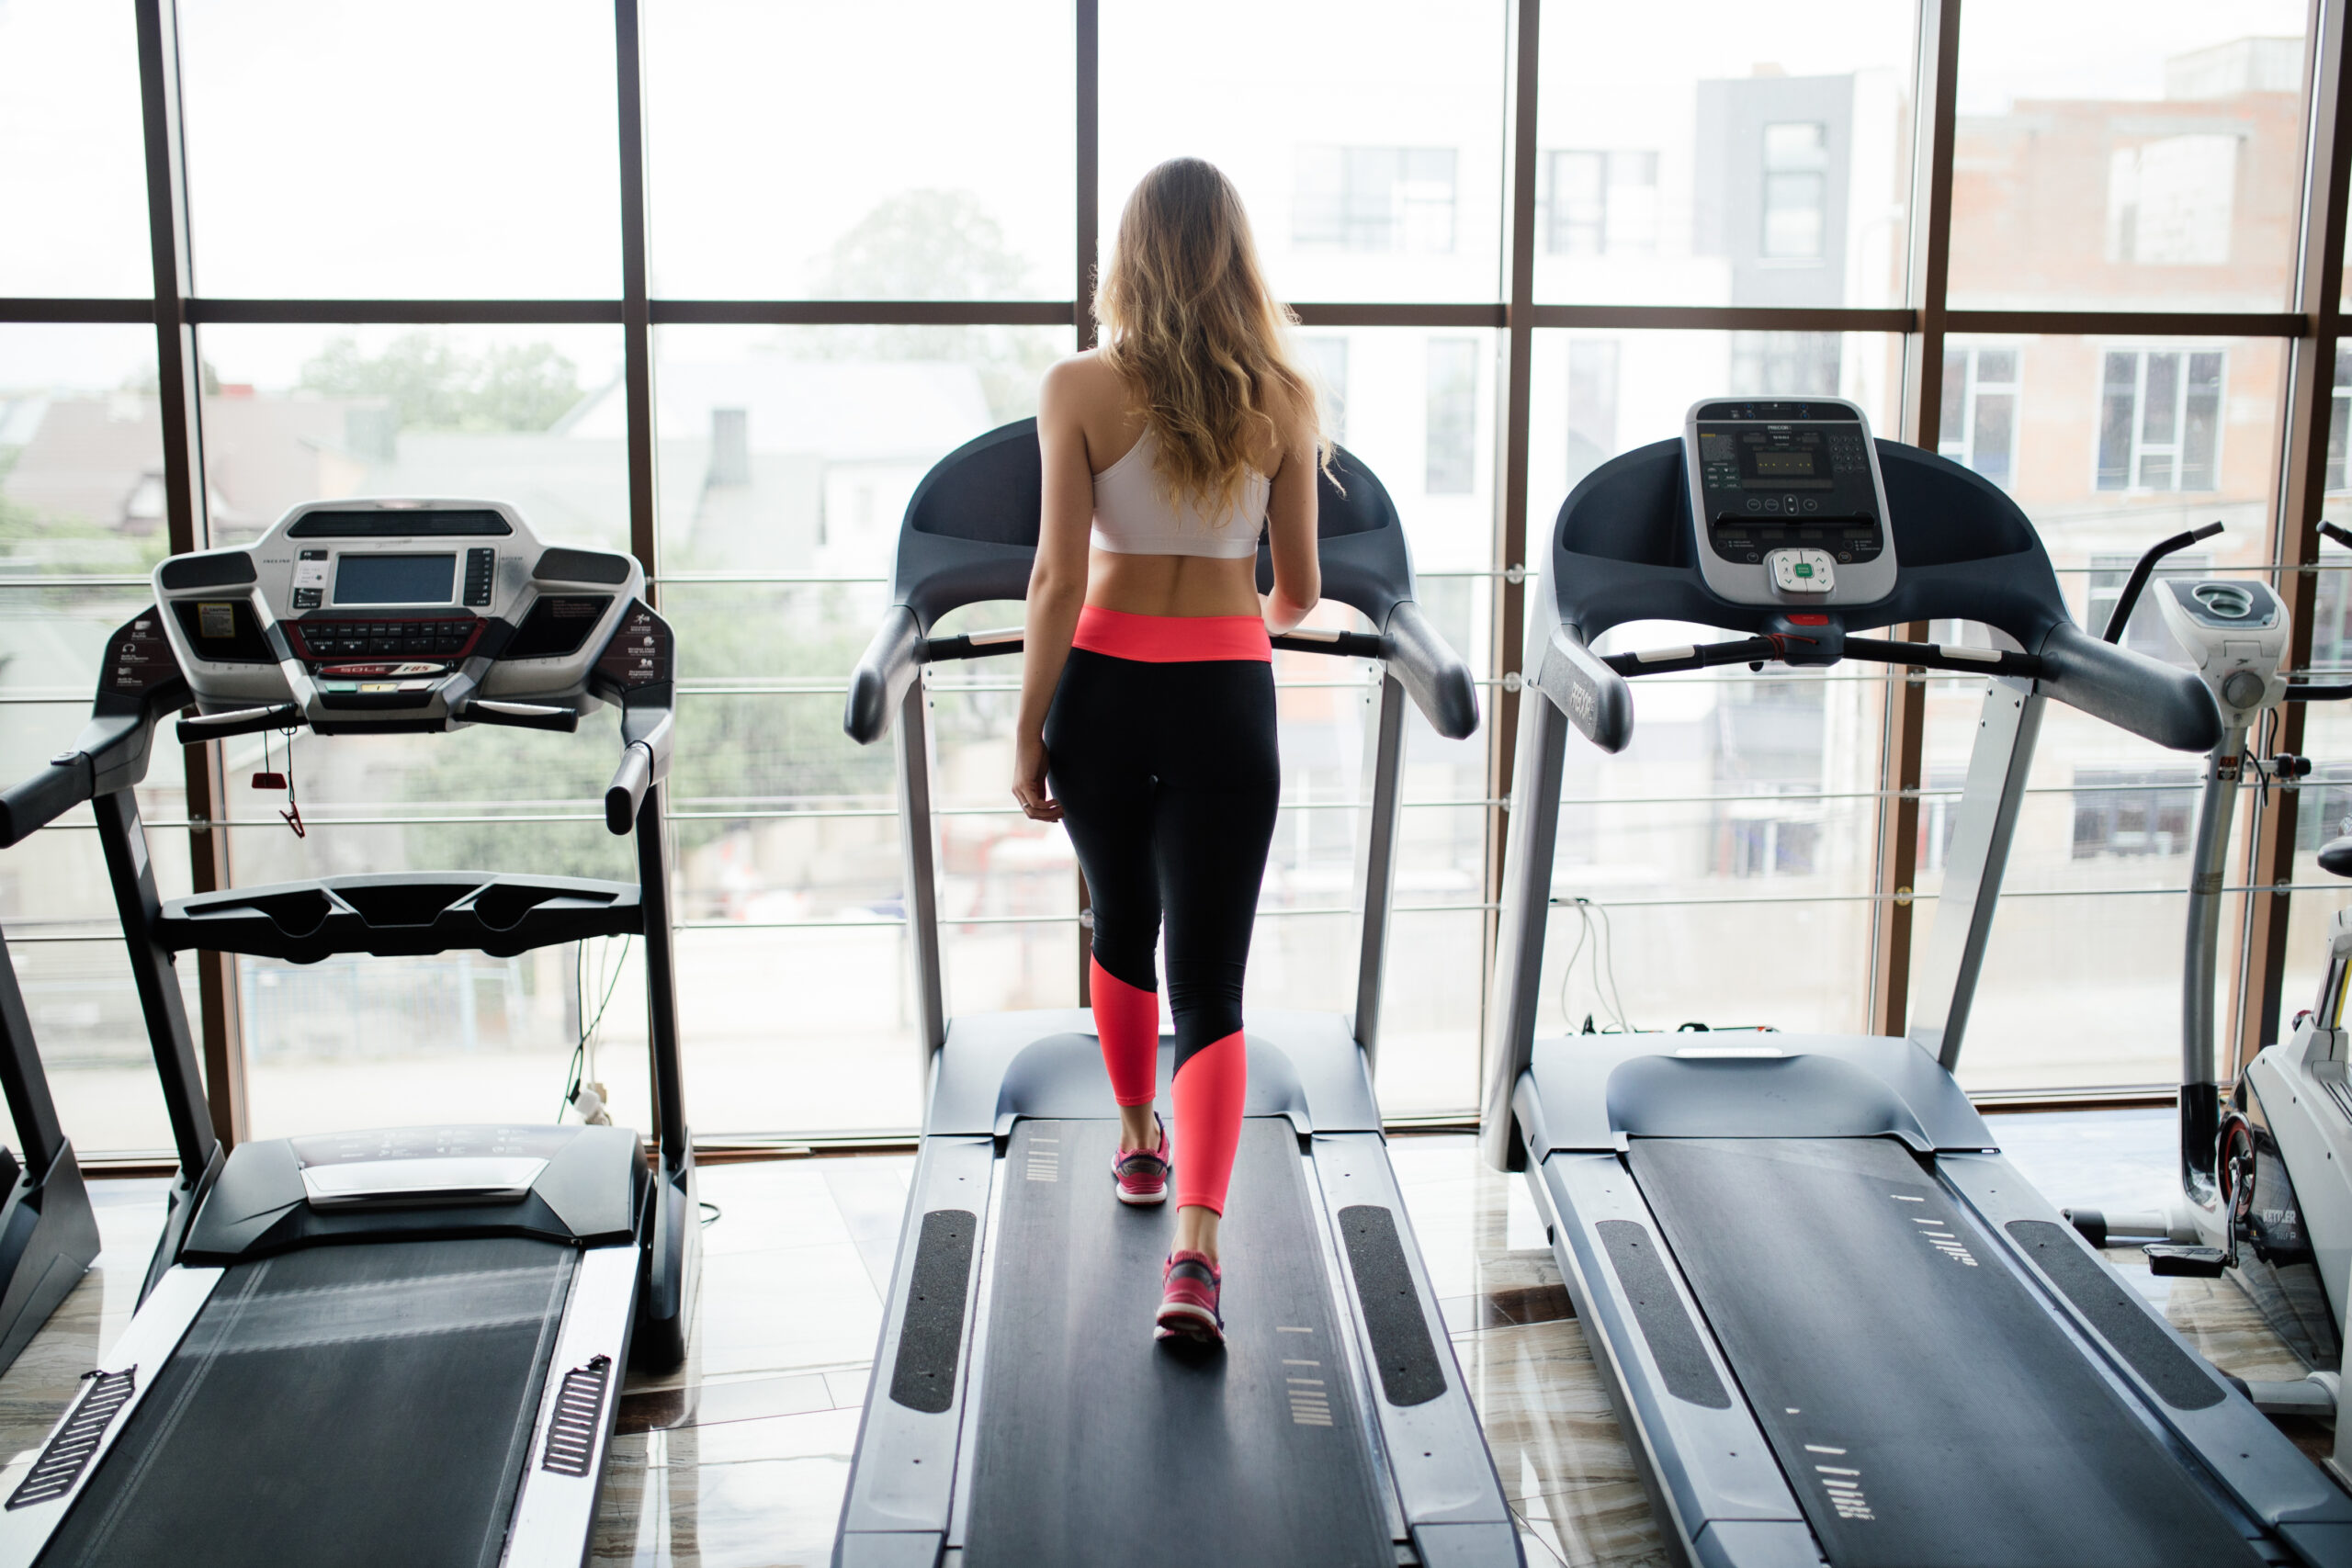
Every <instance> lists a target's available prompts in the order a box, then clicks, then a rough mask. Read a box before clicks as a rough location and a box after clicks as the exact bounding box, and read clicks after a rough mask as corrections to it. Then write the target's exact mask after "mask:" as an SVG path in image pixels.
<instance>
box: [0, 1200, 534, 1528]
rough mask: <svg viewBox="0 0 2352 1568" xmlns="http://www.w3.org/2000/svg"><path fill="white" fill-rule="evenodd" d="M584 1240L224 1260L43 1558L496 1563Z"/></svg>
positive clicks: (477, 1242)
mask: <svg viewBox="0 0 2352 1568" xmlns="http://www.w3.org/2000/svg"><path fill="white" fill-rule="evenodd" d="M573 1256H574V1255H573V1253H572V1250H571V1248H569V1247H560V1246H558V1245H556V1244H554V1243H552V1242H546V1241H537V1240H531V1239H527V1238H521V1237H513V1238H497V1239H474V1240H462V1241H440V1242H422V1243H419V1242H410V1243H404V1244H401V1245H396V1246H355V1247H317V1248H313V1249H311V1250H309V1251H304V1252H295V1253H288V1254H286V1255H284V1256H281V1257H277V1258H266V1259H263V1260H262V1261H260V1262H256V1263H248V1264H240V1265H238V1266H237V1267H236V1268H233V1269H230V1270H229V1273H228V1276H227V1278H225V1279H223V1280H221V1281H220V1286H219V1288H218V1289H216V1290H215V1291H214V1292H213V1295H212V1298H211V1300H210V1301H209V1302H208V1303H206V1304H205V1307H204V1310H203V1311H202V1312H201V1313H200V1314H198V1317H197V1321H196V1324H195V1326H194V1327H192V1328H191V1329H190V1330H189V1331H188V1335H187V1339H186V1340H184V1341H183V1342H182V1344H181V1347H180V1350H179V1353H178V1354H177V1355H175V1356H174V1357H173V1358H172V1359H170V1360H169V1361H167V1362H165V1363H164V1365H163V1366H162V1367H160V1368H158V1369H156V1370H155V1371H153V1372H152V1373H151V1372H149V1371H148V1370H147V1369H145V1368H141V1378H142V1379H143V1380H152V1386H151V1387H150V1388H149V1390H148V1392H147V1393H146V1395H145V1397H144V1398H143V1399H142V1400H141V1403H140V1404H139V1407H138V1408H137V1409H136V1410H134V1411H133V1412H132V1413H131V1415H130V1418H129V1420H128V1421H127V1422H126V1424H125V1426H124V1427H123V1431H122V1434H121V1436H120V1437H119V1438H118V1439H117V1440H116V1442H115V1445H114V1447H113V1448H112V1449H110V1450H107V1455H106V1457H105V1459H103V1460H102V1461H99V1464H98V1468H97V1472H96V1474H94V1475H93V1476H92V1477H91V1479H90V1483H89V1486H88V1488H87V1489H86V1490H85V1492H84V1493H83V1495H82V1496H81V1497H80V1498H79V1499H78V1500H77V1501H76V1502H75V1503H74V1507H73V1510H72V1512H70V1513H69V1514H68V1515H67V1516H66V1517H65V1520H64V1522H63V1524H62V1526H61V1527H60V1529H59V1530H58V1533H57V1534H56V1536H55V1537H53V1538H52V1539H51V1542H50V1545H49V1549H48V1550H47V1551H44V1552H43V1553H42V1554H41V1557H40V1562H41V1563H42V1564H43V1565H44V1568H49V1565H56V1564H67V1563H73V1564H82V1563H89V1564H100V1563H103V1564H107V1565H109V1568H132V1565H140V1568H143V1565H146V1564H151V1563H152V1564H157V1565H162V1564H170V1565H172V1568H216V1565H217V1568H232V1565H236V1568H247V1565H250V1564H254V1563H261V1562H280V1563H289V1564H290V1563H333V1564H335V1565H336V1568H378V1565H381V1568H490V1565H492V1564H494V1563H495V1562H497V1561H498V1556H499V1552H500V1551H501V1549H502V1547H503V1543H504V1538H505V1533H506V1526H507V1521H508V1517H509V1516H510V1514H511V1513H512V1511H513V1506H514V1499H515V1485H516V1483H517V1481H518V1479H519V1478H520V1476H521V1473H522V1466H523V1462H524V1461H525V1458H526V1449H527V1447H528V1444H529V1441H530V1435H531V1423H532V1419H533V1417H534V1416H536V1415H537V1408H538V1398H539V1390H540V1386H541V1383H542V1380H543V1378H544V1376H545V1371H546V1365H547V1359H548V1355H549V1354H550V1353H551V1351H552V1349H553V1347H554V1344H555V1331H556V1325H557V1323H558V1321H559V1320H560V1317H561V1314H562V1311H563V1305H564V1301H565V1298H566V1295H567V1292H569V1290H570V1287H571V1269H572V1259H573Z"/></svg>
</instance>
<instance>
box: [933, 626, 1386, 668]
mask: <svg viewBox="0 0 2352 1568" xmlns="http://www.w3.org/2000/svg"><path fill="white" fill-rule="evenodd" d="M1268 640H1270V641H1271V642H1272V644H1273V645H1274V646H1275V647H1276V648H1281V649H1289V650H1290V651H1291V652H1293V653H1329V654H1334V655H1337V656H1338V657H1340V658H1342V659H1385V658H1387V657H1388V645H1387V644H1386V643H1385V642H1384V641H1383V640H1381V638H1380V637H1378V636H1376V635H1375V634H1374V633H1372V632H1327V631H1289V632H1283V633H1280V634H1278V635H1277V636H1275V637H1272V638H1270V639H1268ZM1026 646H1027V640H1026V638H1024V637H1023V635H1022V628H1021V627H1019V626H1006V627H1004V628H1003V629H1002V630H1001V631H988V632H966V633H959V634H957V635H956V636H955V637H925V638H923V639H922V662H923V663H925V664H945V663H948V662H950V661H952V660H958V659H994V658H996V657H997V656H998V655H1000V654H1005V653H1019V652H1020V651H1021V650H1022V649H1023V648H1025V647H1026Z"/></svg>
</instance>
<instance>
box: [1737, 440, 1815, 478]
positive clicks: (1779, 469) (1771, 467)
mask: <svg viewBox="0 0 2352 1568" xmlns="http://www.w3.org/2000/svg"><path fill="white" fill-rule="evenodd" d="M1748 468H1749V469H1750V471H1752V472H1753V473H1754V474H1755V475H1756V477H1757V478H1758V479H1811V478H1813V454H1812V453H1811V452H1810V451H1796V452H1775V451H1771V450H1770V449H1768V448H1765V447H1758V446H1751V447H1749V448H1748Z"/></svg>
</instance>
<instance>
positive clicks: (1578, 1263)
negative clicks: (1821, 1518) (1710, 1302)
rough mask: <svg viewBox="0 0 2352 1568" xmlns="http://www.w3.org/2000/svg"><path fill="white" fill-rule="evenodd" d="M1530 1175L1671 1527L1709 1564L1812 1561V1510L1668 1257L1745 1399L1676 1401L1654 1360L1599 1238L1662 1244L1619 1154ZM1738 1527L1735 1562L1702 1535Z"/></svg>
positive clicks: (1690, 1308)
mask: <svg viewBox="0 0 2352 1568" xmlns="http://www.w3.org/2000/svg"><path fill="white" fill-rule="evenodd" d="M1527 1176H1528V1185H1529V1187H1530V1188H1531V1189H1532V1190H1533V1192H1534V1195H1535V1202H1536V1212H1537V1213H1539V1214H1541V1215H1542V1216H1543V1218H1544V1223H1545V1224H1546V1226H1547V1227H1548V1228H1549V1230H1550V1232H1551V1235H1552V1253H1553V1257H1554V1258H1555V1259H1556V1260H1557V1261H1558V1263H1559V1265H1560V1272H1561V1274H1562V1275H1563V1276H1564V1277H1565V1278H1566V1280H1567V1285H1568V1292H1569V1294H1570V1296H1571V1297H1572V1298H1573V1300H1574V1301H1575V1303H1576V1309H1577V1317H1578V1318H1579V1319H1581V1320H1582V1321H1583V1322H1584V1324H1585V1325H1586V1333H1585V1338H1586V1342H1587V1343H1588V1344H1589V1345H1590V1346H1591V1348H1592V1353H1593V1359H1594V1360H1595V1361H1596V1362H1598V1363H1599V1364H1600V1367H1601V1369H1602V1371H1604V1372H1605V1373H1606V1374H1607V1379H1606V1381H1607V1382H1608V1385H1609V1390H1610V1394H1611V1400H1612V1403H1614V1404H1616V1405H1617V1416H1618V1420H1619V1422H1620V1423H1621V1425H1622V1426H1623V1428H1624V1435H1625V1438H1626V1442H1627V1444H1628V1446H1629V1447H1631V1448H1632V1449H1633V1450H1634V1458H1635V1460H1636V1461H1637V1462H1638V1463H1639V1464H1640V1466H1641V1468H1642V1472H1643V1475H1644V1478H1645V1481H1646V1482H1647V1483H1648V1484H1649V1490H1650V1493H1651V1501H1652V1502H1653V1503H1654V1504H1655V1505H1656V1506H1657V1509H1658V1512H1659V1514H1660V1516H1661V1519H1662V1522H1665V1523H1668V1524H1669V1525H1670V1526H1671V1528H1672V1529H1673V1530H1674V1531H1675V1533H1676V1534H1677V1535H1679V1537H1680V1538H1681V1544H1682V1551H1683V1553H1684V1554H1685V1555H1686V1556H1687V1557H1688V1559H1689V1560H1691V1561H1692V1562H1738V1563H1748V1562H1781V1561H1806V1560H1807V1559H1804V1558H1803V1557H1789V1556H1788V1555H1787V1553H1788V1552H1790V1551H1796V1550H1797V1548H1798V1547H1800V1546H1801V1547H1802V1549H1803V1551H1805V1552H1813V1551H1814V1550H1815V1549H1814V1543H1813V1532H1812V1530H1811V1529H1809V1528H1808V1527H1807V1526H1806V1524H1805V1521H1804V1511H1803V1510H1802V1509H1801V1508H1799V1507H1798V1506H1797V1501H1796V1498H1795V1496H1794V1495H1792V1494H1791V1492H1790V1491H1789V1487H1788V1482H1787V1481H1786V1479H1785V1478H1784V1477H1783V1476H1782V1475H1781V1467H1780V1464H1779V1463H1778V1461H1775V1460H1774V1459H1773V1457H1772V1449H1771V1445H1770V1443H1769V1442H1767V1441H1766V1440H1765V1437H1764V1433H1763V1430H1762V1429H1761V1428H1760V1427H1758V1426H1757V1424H1756V1420H1755V1417H1754V1416H1751V1415H1749V1414H1748V1410H1747V1404H1746V1402H1745V1401H1744V1400H1742V1399H1741V1398H1740V1397H1739V1395H1738V1394H1737V1393H1736V1390H1737V1389H1738V1387H1739V1384H1738V1382H1737V1380H1736V1379H1735V1378H1734V1377H1733V1376H1732V1372H1731V1369H1730V1367H1729V1365H1728V1364H1727V1363H1726V1362H1725V1361H1724V1355H1723V1351H1722V1350H1721V1349H1720V1348H1718V1347H1717V1346H1716V1344H1715V1341H1714V1337H1713V1335H1712V1334H1711V1333H1710V1332H1709V1331H1708V1329H1707V1324H1706V1319H1705V1318H1704V1317H1703V1316H1702V1314H1700V1312H1699V1310H1698V1306H1697V1303H1695V1302H1694V1301H1693V1300H1692V1298H1691V1289H1690V1286H1689V1285H1688V1284H1687V1283H1685V1282H1684V1280H1683V1279H1682V1276H1681V1271H1680V1269H1679V1268H1677V1267H1676V1266H1675V1264H1674V1262H1673V1259H1672V1255H1671V1254H1670V1253H1669V1252H1668V1250H1667V1249H1665V1248H1664V1247H1658V1248H1657V1252H1656V1253H1655V1256H1656V1257H1657V1259H1658V1260H1659V1262H1660V1263H1661V1264H1662V1265H1663V1266H1664V1270H1665V1275H1666V1279H1667V1281H1668V1284H1669V1285H1670V1286H1671V1287H1672V1289H1673V1292H1674V1296H1675V1300H1676V1301H1677V1303H1679V1304H1680V1306H1681V1308H1682V1310H1683V1312H1684V1313H1685V1314H1688V1317H1689V1320H1690V1323H1691V1327H1692V1328H1693V1330H1694V1331H1695V1333H1696V1335H1697V1338H1698V1347H1699V1348H1700V1349H1701V1351H1702V1353H1703V1354H1704V1356H1705V1358H1706V1361H1707V1364H1708V1365H1709V1366H1710V1367H1712V1368H1713V1371H1714V1375H1715V1377H1716V1378H1717V1379H1718V1380H1720V1382H1721V1385H1722V1387H1723V1388H1724V1389H1725V1390H1729V1391H1734V1392H1733V1393H1732V1396H1731V1398H1730V1400H1729V1401H1728V1403H1727V1404H1725V1405H1724V1406H1722V1407H1710V1406H1708V1405H1704V1404H1695V1403H1692V1402H1691V1401H1690V1400H1686V1399H1681V1398H1678V1397H1677V1396H1676V1395H1674V1394H1673V1393H1669V1392H1668V1378H1667V1375H1666V1372H1665V1371H1664V1370H1663V1369H1661V1367H1660V1366H1659V1364H1658V1362H1657V1358H1656V1356H1654V1355H1653V1354H1652V1351H1651V1348H1650V1344H1649V1340H1648V1338H1647V1337H1645V1334H1644V1333H1643V1331H1642V1328H1641V1326H1640V1316H1639V1314H1638V1311H1637V1309H1636V1306H1635V1303H1634V1300H1633V1298H1632V1296H1631V1294H1630V1293H1629V1292H1627V1291H1626V1289H1625V1287H1624V1285H1623V1281H1622V1280H1619V1278H1618V1276H1617V1271H1616V1269H1615V1268H1614V1267H1613V1266H1612V1265H1611V1263H1610V1261H1609V1259H1608V1258H1607V1256H1606V1248H1605V1247H1604V1246H1603V1244H1602V1242H1601V1240H1600V1233H1599V1230H1598V1227H1599V1226H1600V1224H1603V1223H1605V1222H1611V1221H1616V1222H1631V1223H1632V1224H1637V1225H1640V1226H1642V1227H1643V1228H1644V1229H1645V1231H1647V1232H1648V1234H1649V1235H1651V1236H1652V1237H1657V1236H1659V1235H1661V1234H1662V1232H1661V1228H1660V1226H1659V1224H1658V1222H1657V1216H1656V1215H1655V1214H1653V1213H1650V1209H1649V1205H1648V1203H1647V1202H1646V1201H1644V1199H1643V1197H1642V1194H1641V1190H1640V1188H1639V1187H1637V1186H1636V1185H1635V1184H1634V1178H1633V1175H1632V1173H1631V1172H1629V1171H1627V1170H1626V1168H1625V1167H1624V1165H1623V1162H1622V1161H1620V1160H1619V1158H1618V1157H1617V1156H1615V1155H1611V1154H1589V1155H1578V1154H1555V1155H1553V1156H1551V1157H1550V1158H1548V1159H1543V1160H1533V1159H1531V1160H1530V1161H1529V1162H1528V1172H1527ZM1733 1521H1737V1522H1740V1523H1742V1524H1743V1526H1744V1528H1743V1529H1741V1530H1739V1531H1736V1532H1734V1533H1735V1535H1736V1539H1738V1540H1742V1541H1744V1542H1747V1543H1748V1544H1747V1546H1746V1547H1744V1548H1743V1549H1742V1550H1741V1551H1738V1552H1736V1553H1731V1554H1728V1555H1727V1554H1725V1553H1724V1551H1713V1552H1708V1551H1701V1550H1700V1546H1699V1538H1700V1537H1701V1536H1702V1535H1704V1534H1706V1533H1707V1532H1708V1531H1709V1530H1710V1529H1711V1528H1712V1527H1713V1526H1715V1525H1717V1524H1721V1523H1726V1522H1733ZM1766 1527H1770V1528H1766ZM1717 1544H1718V1545H1719V1546H1720V1545H1721V1544H1722V1543H1721V1542H1718V1543H1717Z"/></svg>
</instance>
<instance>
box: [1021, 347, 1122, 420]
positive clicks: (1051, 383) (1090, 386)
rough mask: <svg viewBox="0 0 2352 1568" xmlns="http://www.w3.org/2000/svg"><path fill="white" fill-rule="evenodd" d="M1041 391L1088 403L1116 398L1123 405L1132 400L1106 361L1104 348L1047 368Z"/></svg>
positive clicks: (1059, 361)
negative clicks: (1129, 399)
mask: <svg viewBox="0 0 2352 1568" xmlns="http://www.w3.org/2000/svg"><path fill="white" fill-rule="evenodd" d="M1041 391H1042V393H1043V395H1046V396H1060V397H1065V398H1071V399H1075V400H1080V401H1081V402H1087V403H1091V402H1098V401H1103V400H1113V399H1115V400H1117V401H1118V402H1119V403H1120V404H1121V405H1123V406H1124V405H1125V403H1126V402H1127V401H1128V398H1127V395H1126V383H1125V380H1124V379H1123V378H1121V377H1120V375H1119V373H1118V372H1117V371H1116V370H1114V369H1113V368H1111V367H1110V366H1109V365H1107V364H1105V363H1103V351H1102V350H1101V349H1098V348H1090V349H1085V350H1083V351H1081V352H1080V353H1077V354H1073V355H1070V356H1069V358H1067V359H1057V360H1056V361H1054V363H1053V364H1052V365H1051V366H1049V367H1047V368H1046V379H1045V384H1044V386H1043V388H1042V389H1041Z"/></svg>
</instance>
